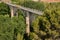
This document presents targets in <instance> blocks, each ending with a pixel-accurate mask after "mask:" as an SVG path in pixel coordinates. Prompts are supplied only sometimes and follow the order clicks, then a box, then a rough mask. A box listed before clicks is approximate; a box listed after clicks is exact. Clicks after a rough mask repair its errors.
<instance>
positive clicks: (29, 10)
mask: <svg viewBox="0 0 60 40" xmlns="http://www.w3.org/2000/svg"><path fill="white" fill-rule="evenodd" d="M5 4H7V5H9V6H12V7H16V8H18V9H22V10H25V11H28V12H31V13H34V14H38V15H42V14H43V13H42V11H39V10H35V9H31V8H26V7H23V6H20V5H16V4H11V3H5Z"/></svg>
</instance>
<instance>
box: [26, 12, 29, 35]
mask: <svg viewBox="0 0 60 40" xmlns="http://www.w3.org/2000/svg"><path fill="white" fill-rule="evenodd" d="M29 16H30V14H29V12H26V34H27V36H29V33H30V17H29Z"/></svg>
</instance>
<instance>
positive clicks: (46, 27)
mask: <svg viewBox="0 0 60 40" xmlns="http://www.w3.org/2000/svg"><path fill="white" fill-rule="evenodd" d="M32 28H33V32H34V33H36V34H37V36H38V37H39V38H41V39H43V40H44V39H50V40H55V39H58V38H59V39H60V32H59V31H60V3H49V4H46V5H45V10H44V14H43V15H42V16H38V17H37V18H36V19H35V20H34V21H33V23H32Z"/></svg>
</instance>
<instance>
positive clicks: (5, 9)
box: [0, 3, 10, 15]
mask: <svg viewBox="0 0 60 40" xmlns="http://www.w3.org/2000/svg"><path fill="white" fill-rule="evenodd" d="M9 10H10V9H9V6H8V5H6V4H4V3H0V15H5V14H10V11H9Z"/></svg>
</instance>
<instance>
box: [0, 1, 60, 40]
mask: <svg viewBox="0 0 60 40" xmlns="http://www.w3.org/2000/svg"><path fill="white" fill-rule="evenodd" d="M13 1H15V4H18V5H21V6H24V7H29V8H32V9H37V10H41V11H43V12H44V14H43V15H41V16H38V15H37V17H36V18H35V20H33V22H32V24H31V27H30V29H31V32H30V36H29V39H30V40H58V38H59V39H60V3H42V2H33V1H24V0H22V1H21V0H18V1H17V0H13ZM23 1H24V2H23ZM13 3H14V2H13ZM18 13H19V16H18V17H13V18H10V9H9V6H7V5H6V4H4V3H0V40H25V39H28V38H24V34H25V26H26V24H25V15H24V14H23V12H22V11H21V10H18ZM25 37H26V36H25Z"/></svg>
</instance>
